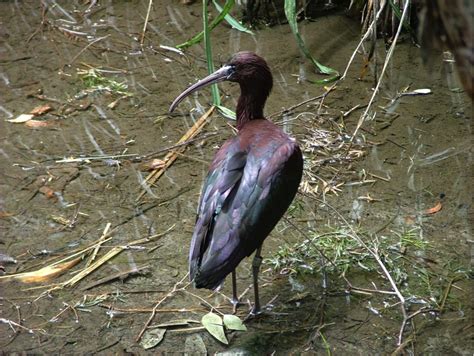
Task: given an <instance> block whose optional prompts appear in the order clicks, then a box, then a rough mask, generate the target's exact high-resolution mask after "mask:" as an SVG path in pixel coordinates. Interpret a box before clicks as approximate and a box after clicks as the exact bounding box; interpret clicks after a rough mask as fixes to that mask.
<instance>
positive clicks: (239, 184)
mask: <svg viewBox="0 0 474 356" xmlns="http://www.w3.org/2000/svg"><path fill="white" fill-rule="evenodd" d="M302 164H303V163H302V158H301V152H300V150H299V147H298V145H297V144H296V142H295V141H294V140H293V139H291V138H290V137H289V136H288V135H287V134H285V133H284V132H283V131H282V130H281V129H280V128H279V127H278V126H276V125H275V124H273V123H271V122H270V121H268V120H266V119H257V120H252V121H249V122H247V123H246V124H245V125H244V126H243V127H242V128H241V130H240V131H239V134H238V135H237V136H235V137H234V138H232V139H230V140H228V141H227V142H226V143H225V144H224V145H223V146H222V147H221V149H220V150H219V151H218V152H217V154H216V156H215V158H214V161H213V162H212V165H211V167H210V170H209V174H208V176H207V179H206V181H205V183H204V186H203V189H202V193H201V201H200V204H199V209H198V219H197V222H196V228H195V230H194V234H193V238H192V243H191V249H190V255H189V261H190V273H191V276H194V281H195V284H196V287H198V288H201V287H204V288H211V289H213V288H216V287H218V286H219V285H220V284H221V283H222V281H223V280H224V279H225V277H226V276H227V275H228V274H229V273H230V272H232V271H233V270H234V269H235V268H236V267H237V265H238V264H239V263H240V261H241V260H242V259H243V258H244V257H246V256H249V255H251V254H252V253H253V252H254V251H255V250H256V249H257V248H258V247H260V246H261V245H262V243H263V240H264V239H265V238H266V237H267V236H268V234H269V233H270V231H271V230H272V229H273V228H274V226H275V225H276V223H277V222H278V220H280V218H281V216H282V215H283V214H284V213H285V211H286V209H287V207H288V206H289V205H290V203H291V201H292V200H293V197H294V196H295V194H296V190H297V189H298V185H299V183H300V179H301V175H298V174H296V175H295V174H294V173H295V172H298V171H301V167H302Z"/></svg>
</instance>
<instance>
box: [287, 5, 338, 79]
mask: <svg viewBox="0 0 474 356" xmlns="http://www.w3.org/2000/svg"><path fill="white" fill-rule="evenodd" d="M285 15H286V18H287V20H288V24H289V25H290V28H291V31H292V32H293V35H294V36H295V38H296V42H297V43H298V47H299V48H300V50H301V52H302V53H303V54H304V56H305V57H306V58H307V59H309V60H310V61H311V63H313V65H314V66H315V67H316V68H317V69H318V70H319V72H320V73H322V74H335V76H334V77H332V78H329V79H323V80H317V81H315V83H318V84H326V83H329V82H332V81H334V80H336V79H338V78H339V72H338V71H336V70H335V69H332V68H330V67H326V66H325V65H323V64H321V63H319V62H318V61H317V60H316V59H314V58H313V56H312V55H311V53H310V52H309V50H308V48H306V45H305V43H304V40H303V37H301V34H300V32H299V30H298V22H297V13H296V1H295V0H285Z"/></svg>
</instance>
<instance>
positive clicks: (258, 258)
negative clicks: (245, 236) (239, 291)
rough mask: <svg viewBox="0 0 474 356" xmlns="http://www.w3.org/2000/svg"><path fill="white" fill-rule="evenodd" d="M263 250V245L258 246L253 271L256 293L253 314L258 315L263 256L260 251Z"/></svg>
mask: <svg viewBox="0 0 474 356" xmlns="http://www.w3.org/2000/svg"><path fill="white" fill-rule="evenodd" d="M261 252H262V246H260V247H259V248H257V252H255V256H254V258H253V261H252V272H253V290H254V295H255V304H254V305H253V308H252V311H251V314H253V315H257V314H260V298H259V295H258V272H259V271H260V265H261V264H262V256H261V255H260V253H261Z"/></svg>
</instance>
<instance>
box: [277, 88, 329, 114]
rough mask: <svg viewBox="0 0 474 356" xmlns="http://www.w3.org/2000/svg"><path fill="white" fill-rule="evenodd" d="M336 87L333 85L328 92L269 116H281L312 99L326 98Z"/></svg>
mask: <svg viewBox="0 0 474 356" xmlns="http://www.w3.org/2000/svg"><path fill="white" fill-rule="evenodd" d="M335 88H336V86H335V85H332V86H331V87H330V88H329V89H328V90H326V92H324V93H323V94H321V95H318V96H315V97H313V98H310V99H307V100H304V101H302V102H300V103H298V104H295V105H293V106H290V107H289V108H288V109H283V110H281V111H278V112H274V113H273V114H271V115H268V117H269V118H272V117H274V116H280V115H282V114H286V113H289V112H291V111H293V110H294V109H296V108H298V107H300V106H302V105H305V104H308V103H310V102H312V101H315V100H318V99H324V98H325V97H326V96H328V94H329V93H330V92H331V91H333V90H334V89H335Z"/></svg>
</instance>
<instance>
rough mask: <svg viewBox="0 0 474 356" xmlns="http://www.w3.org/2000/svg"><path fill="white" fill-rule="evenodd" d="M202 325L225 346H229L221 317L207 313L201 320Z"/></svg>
mask: <svg viewBox="0 0 474 356" xmlns="http://www.w3.org/2000/svg"><path fill="white" fill-rule="evenodd" d="M201 323H202V325H203V326H204V327H205V328H206V330H207V331H208V332H209V334H211V335H212V336H214V337H215V338H216V339H217V340H219V341H220V342H222V343H223V344H226V345H228V344H229V342H228V341H227V338H226V337H225V333H224V325H223V324H222V319H221V317H220V316H219V315H217V314H214V313H213V312H210V313H207V314H206V315H204V316H203V317H202V319H201Z"/></svg>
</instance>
